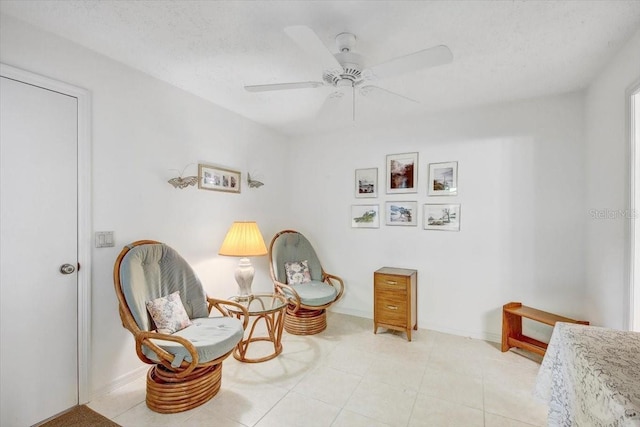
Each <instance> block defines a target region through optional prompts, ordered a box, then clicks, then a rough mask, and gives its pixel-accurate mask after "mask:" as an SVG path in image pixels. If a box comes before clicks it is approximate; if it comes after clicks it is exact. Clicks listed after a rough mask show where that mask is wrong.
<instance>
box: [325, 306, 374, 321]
mask: <svg viewBox="0 0 640 427" xmlns="http://www.w3.org/2000/svg"><path fill="white" fill-rule="evenodd" d="M329 311H331V312H333V313H340V314H346V315H349V316H355V317H362V318H364V319H372V320H373V313H371V312H368V311H363V310H354V309H350V308H344V307H335V306H334V307H331V308H330V309H329Z"/></svg>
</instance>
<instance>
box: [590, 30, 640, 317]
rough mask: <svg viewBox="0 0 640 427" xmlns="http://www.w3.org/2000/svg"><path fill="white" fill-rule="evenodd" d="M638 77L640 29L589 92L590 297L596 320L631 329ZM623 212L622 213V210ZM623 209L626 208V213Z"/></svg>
mask: <svg viewBox="0 0 640 427" xmlns="http://www.w3.org/2000/svg"><path fill="white" fill-rule="evenodd" d="M638 79H640V31H638V32H637V33H636V34H635V35H634V37H633V38H632V39H631V40H630V41H629V42H628V43H627V44H626V45H625V47H624V48H623V49H622V50H621V51H620V52H619V53H618V55H617V56H616V57H615V58H614V59H613V61H611V63H610V64H609V65H608V66H607V67H606V68H605V69H604V70H603V71H602V73H600V75H599V76H598V77H597V78H596V79H595V80H594V81H593V83H592V84H591V85H590V87H589V89H588V91H587V94H586V113H585V119H586V120H585V124H586V142H587V144H586V145H587V149H586V166H587V169H586V170H587V172H588V173H587V175H586V182H587V189H588V190H587V195H586V206H587V211H588V212H589V213H590V212H592V211H595V212H597V214H596V215H595V216H591V214H589V217H588V218H589V219H588V223H587V254H586V257H587V275H586V277H587V299H586V304H587V307H588V310H589V316H590V318H591V319H593V321H594V322H596V323H598V324H603V325H607V326H609V327H613V328H621V329H625V328H628V327H629V325H628V324H627V323H628V322H627V320H628V312H627V310H628V308H629V288H628V277H627V271H628V254H627V245H628V238H629V234H630V232H629V220H630V219H629V218H630V216H631V215H630V212H629V211H628V210H629V207H630V206H629V144H628V139H627V134H626V132H627V124H626V118H627V114H628V113H627V111H626V102H627V99H626V95H625V92H626V90H627V89H628V88H629V87H630V86H631V85H632V84H633V83H634V82H637V81H638ZM620 212H623V214H620ZM624 212H628V214H627V215H625V214H624Z"/></svg>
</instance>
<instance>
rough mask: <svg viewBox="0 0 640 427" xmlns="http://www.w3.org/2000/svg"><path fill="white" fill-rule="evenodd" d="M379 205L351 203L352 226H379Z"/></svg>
mask: <svg viewBox="0 0 640 427" xmlns="http://www.w3.org/2000/svg"><path fill="white" fill-rule="evenodd" d="M379 210H380V206H379V205H351V227H352V228H380V215H379Z"/></svg>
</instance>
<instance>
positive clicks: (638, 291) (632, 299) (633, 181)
mask: <svg viewBox="0 0 640 427" xmlns="http://www.w3.org/2000/svg"><path fill="white" fill-rule="evenodd" d="M625 96H626V128H627V140H628V141H629V212H628V215H627V218H628V227H629V228H628V233H627V239H628V242H627V278H628V281H627V283H628V289H627V295H628V297H629V303H628V304H626V306H625V310H626V314H627V315H626V316H625V317H626V318H625V321H626V323H627V324H626V325H625V326H626V329H628V330H630V331H634V330H635V331H640V268H638V266H639V265H640V261H638V260H636V257H638V256H640V226H639V225H638V224H637V220H638V218H639V217H640V188H639V187H640V186H639V185H638V181H639V180H640V170H638V168H637V166H636V165H637V164H638V163H639V158H640V140H638V138H637V137H636V135H637V130H636V121H635V117H634V116H635V109H636V108H637V105H635V104H634V96H640V79H638V80H636V81H635V82H633V83H632V84H631V85H630V86H629V88H628V89H627V90H626V92H625Z"/></svg>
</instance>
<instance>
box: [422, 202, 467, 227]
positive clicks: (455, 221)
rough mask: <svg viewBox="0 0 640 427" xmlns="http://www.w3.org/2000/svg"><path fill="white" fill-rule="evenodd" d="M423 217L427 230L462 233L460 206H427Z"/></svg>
mask: <svg viewBox="0 0 640 427" xmlns="http://www.w3.org/2000/svg"><path fill="white" fill-rule="evenodd" d="M423 215H424V229H425V230H442V231H460V205H459V204H453V205H451V204H449V205H447V204H440V203H438V204H435V203H434V204H426V205H424V209H423Z"/></svg>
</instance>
